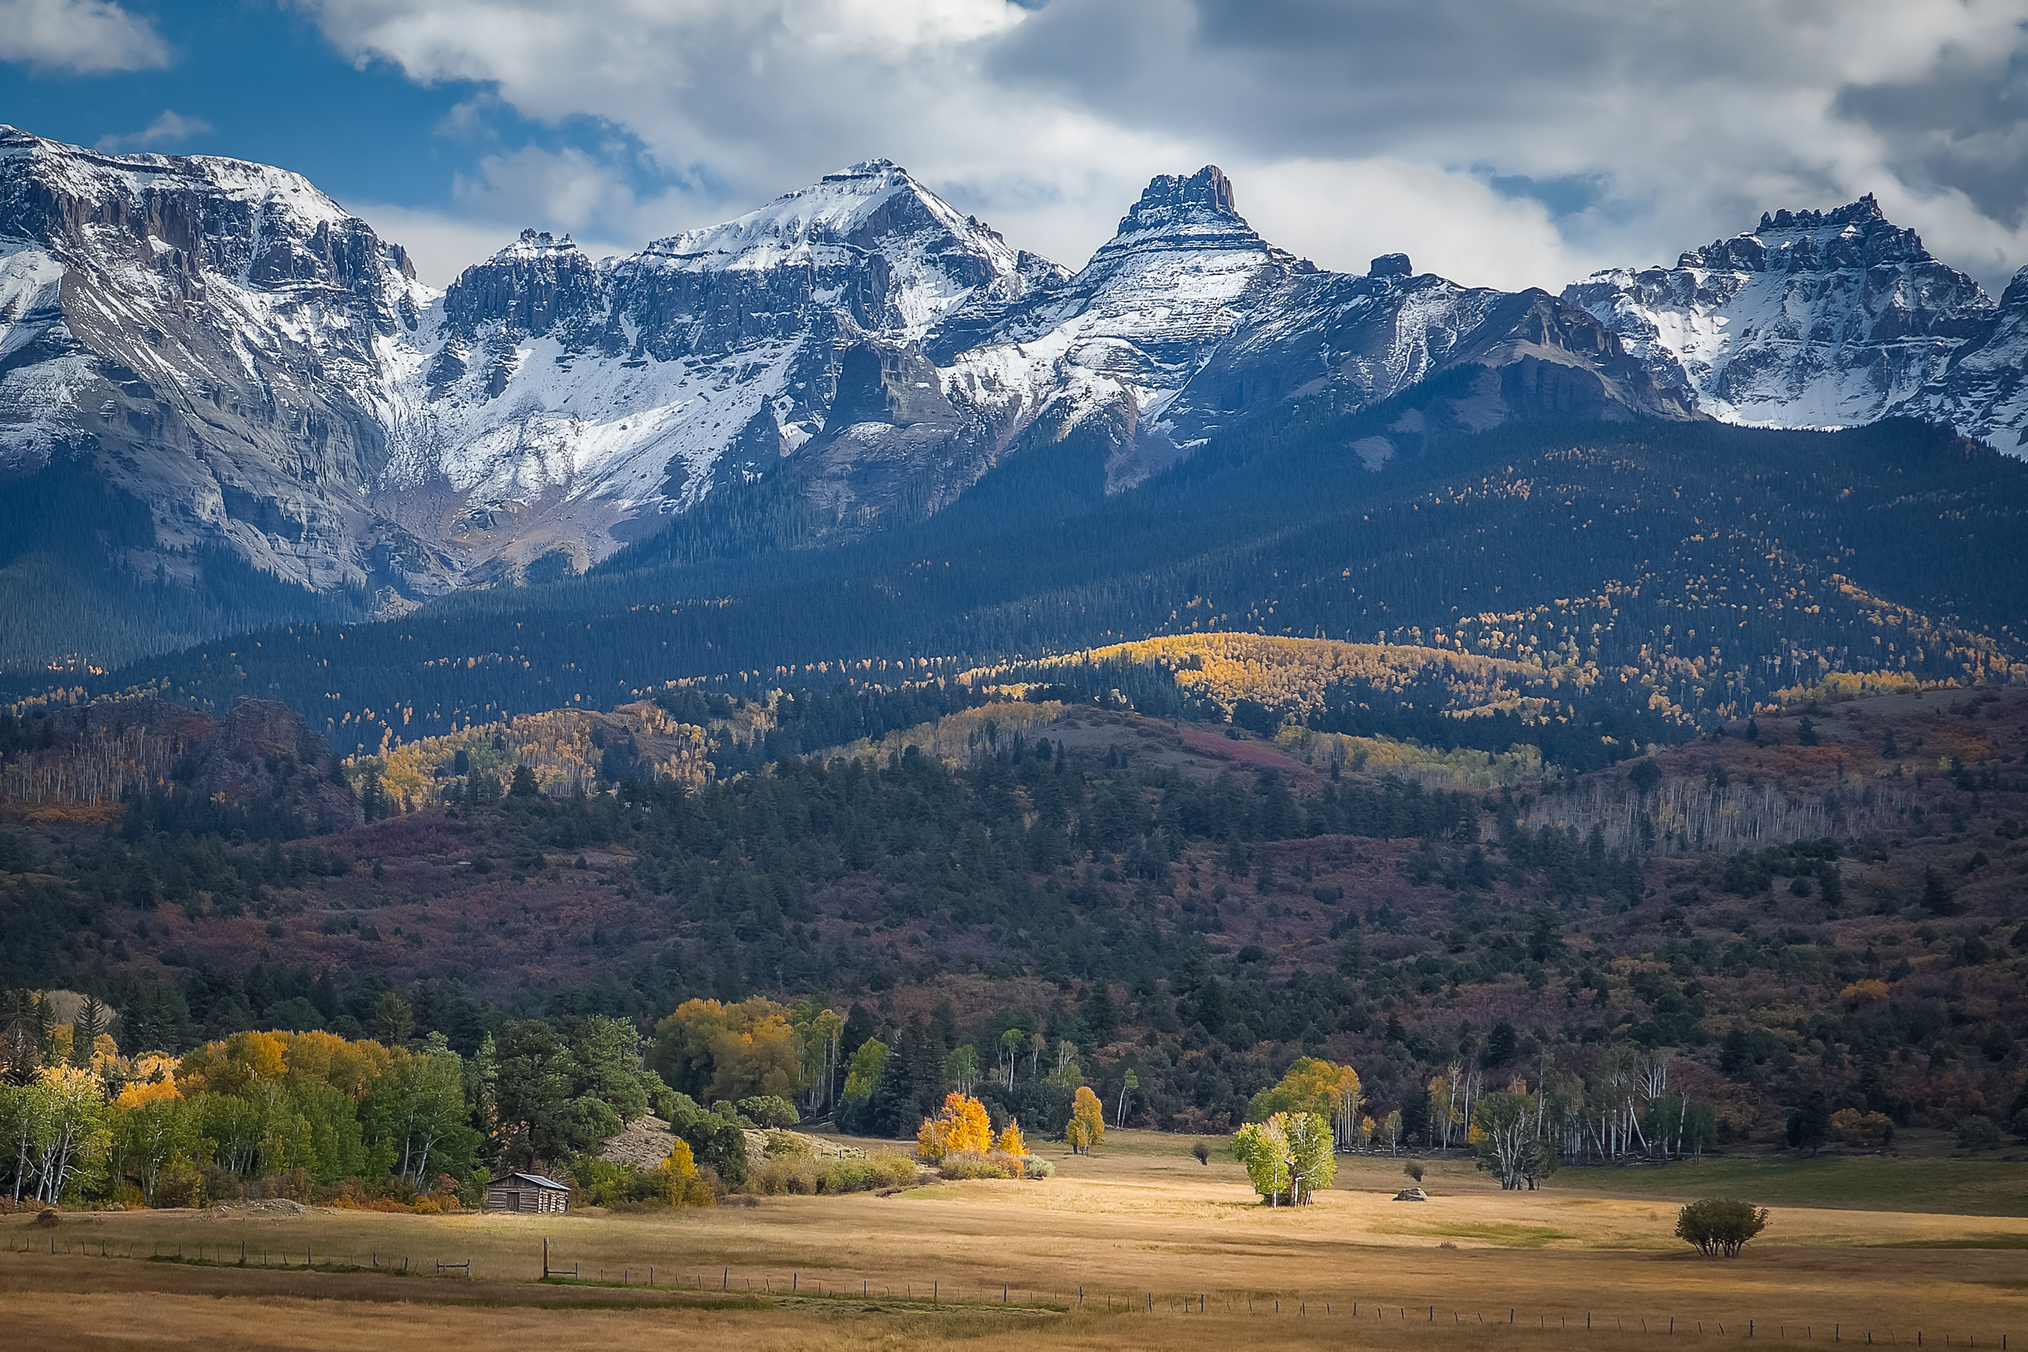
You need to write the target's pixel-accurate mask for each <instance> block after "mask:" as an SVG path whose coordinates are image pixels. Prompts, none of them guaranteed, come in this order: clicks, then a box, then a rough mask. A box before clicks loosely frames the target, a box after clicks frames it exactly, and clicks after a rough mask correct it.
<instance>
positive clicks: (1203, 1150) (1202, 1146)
mask: <svg viewBox="0 0 2028 1352" xmlns="http://www.w3.org/2000/svg"><path fill="white" fill-rule="evenodd" d="M1190 1153H1191V1154H1192V1155H1195V1156H1196V1157H1197V1162H1198V1163H1199V1164H1202V1165H1204V1166H1205V1167H1206V1168H1209V1167H1210V1166H1211V1146H1210V1145H1209V1144H1208V1143H1207V1142H1204V1141H1199V1142H1198V1143H1197V1144H1196V1145H1193V1146H1191V1147H1190Z"/></svg>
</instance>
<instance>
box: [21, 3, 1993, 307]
mask: <svg viewBox="0 0 2028 1352" xmlns="http://www.w3.org/2000/svg"><path fill="white" fill-rule="evenodd" d="M0 121H6V122H11V123H14V124H16V125H18V126H21V127H24V128H26V129H28V130H30V131H33V132H36V133H39V134H42V135H46V136H51V137H55V138H58V139H61V140H67V141H73V142H77V143H81V144H85V145H100V146H104V147H106V148H109V149H110V148H122V149H141V148H147V149H156V150H163V151H170V152H205V153H215V154H227V155H236V156H243V157H245V158H249V159H255V160H261V161H265V162H268V163H273V164H279V165H282V166H284V167H287V168H290V169H294V170H297V171H299V172H301V173H304V174H306V175H308V176H309V177H310V178H311V179H312V180H314V181H315V182H316V183H317V184H318V185H319V186H320V187H322V188H323V189H324V190H325V191H326V192H328V193H330V194H331V195H332V196H333V197H335V198H337V199H338V200H339V201H340V202H342V203H343V204H344V205H346V206H347V207H348V208H350V209H352V210H354V211H356V212H359V213H360V214H361V215H364V216H366V217H367V219H369V220H371V221H372V222H373V223H374V224H375V225H376V226H377V227H379V228H380V229H381V230H382V232H383V233H385V234H386V235H388V236H389V237H390V238H393V239H396V240H399V241H400V242H402V243H403V244H405V245H407V246H409V248H410V250H411V252H412V253H413V254H415V256H416V257H417V259H418V262H419V264H420V265H421V267H422V270H423V274H424V276H425V279H426V280H429V281H432V282H435V283H437V284H442V283H443V282H445V281H447V280H448V279H449V277H450V276H452V275H454V274H455V272H456V270H457V269H458V268H459V267H460V266H462V265H463V264H464V263H467V262H470V261H474V260H476V259H478V258H480V257H483V256H484V254H485V253H486V252H488V251H490V249H491V248H493V247H495V246H497V245H498V244H499V243H501V242H504V241H505V240H506V239H508V238H511V237H512V235H513V233H514V232H515V231H516V230H517V229H518V228H520V227H521V226H523V225H534V226H538V227H542V228H547V229H553V230H561V231H570V232H573V233H575V234H576V235H577V237H578V238H579V240H580V241H581V242H582V243H585V244H586V245H587V246H588V247H590V248H592V249H593V250H594V251H595V252H601V251H609V250H616V249H623V248H634V247H638V246H639V245H640V244H641V243H643V242H645V241H646V240H647V239H650V238H653V237H655V236H658V235H663V234H669V233H673V232H674V231H676V230H679V229H683V228H686V227H689V226H693V225H699V224H704V223H708V222H710V221H715V220H720V219H724V218H726V217H728V216H730V215H733V214H737V213H738V212H739V211H742V210H745V209H748V208H750V207H752V206H755V205H758V204H759V203H761V202H763V201H765V200H767V199H768V198H770V197H772V196H774V195H776V194H777V193H780V192H783V191H786V190H788V189H791V188H794V187H796V186H799V185H801V184H804V183H808V182H810V181H811V180H812V179H814V178H815V177H817V176H818V175H820V174H823V173H825V172H828V171H831V170H834V169H837V168H839V167H842V166H843V165H845V164H848V163H851V162H852V161H854V160H859V159H864V158H868V157H871V156H876V155H879V156H888V157H891V158H893V159H896V160H899V161H900V162H902V163H903V164H906V165H907V166H909V167H910V168H911V169H913V170H915V171H916V173H917V174H918V176H920V177H922V178H923V179H924V180H925V181H927V182H928V183H929V184H930V185H931V186H932V187H933V188H935V189H936V190H937V191H939V192H941V193H942V194H944V195H945V196H946V197H947V198H949V199H950V200H951V201H952V202H953V203H954V204H956V205H957V206H959V207H960V208H962V209H964V210H968V211H972V212H975V213H976V214H978V215H979V216H980V217H982V218H983V219H985V220H987V221H989V222H991V223H992V224H993V225H995V226H997V227H999V228H1000V229H1001V230H1002V231H1003V233H1005V234H1006V235H1007V237H1008V239H1009V240H1010V241H1011V242H1012V243H1015V244H1017V245H1020V246H1023V247H1027V248H1031V249H1034V250H1036V251H1038V252H1041V253H1045V254H1047V255H1049V256H1051V257H1054V258H1056V259H1057V260H1059V261H1061V262H1064V263H1068V264H1071V265H1073V266H1074V265H1076V264H1078V263H1079V262H1081V261H1082V260H1083V258H1084V257H1085V256H1086V255H1088V254H1089V252H1090V251H1091V250H1092V249H1093V248H1094V247H1096V246H1097V245H1098V244H1099V243H1101V242H1102V241H1103V240H1104V239H1105V238H1106V236H1107V235H1108V234H1110V232H1111V230H1112V228H1113V225H1114V223H1115V222H1117V221H1118V219H1119V217H1120V216H1121V214H1122V213H1123V211H1124V210H1125V208H1126V206H1127V205H1128V204H1129V203H1131V201H1132V200H1133V198H1134V196H1135V195H1136V194H1137V192H1138V191H1139V189H1140V187H1141V186H1142V185H1143V184H1145V183H1146V181H1147V179H1148V177H1149V176H1151V175H1153V174H1156V173H1174V172H1189V171H1191V170H1194V169H1195V168H1197V167H1198V166H1200V165H1203V164H1206V163H1217V164H1219V165H1220V166H1221V167H1223V168H1224V169H1225V170H1226V171H1227V173H1228V174H1230V175H1231V176H1232V178H1233V179H1234V181H1235V183H1236V184H1237V186H1238V193H1239V204H1240V207H1241V210H1242V211H1244V212H1245V213H1246V214H1247V215H1248V217H1249V218H1250V219H1251V220H1252V221H1253V223H1254V224H1255V225H1256V227H1258V228H1259V229H1260V230H1261V231H1262V233H1263V234H1265V235H1267V236H1268V237H1269V238H1270V239H1272V240H1274V241H1275V242H1276V243H1279V244H1282V245H1284V246H1285V247H1288V248H1291V249H1293V250H1295V251H1296V252H1298V253H1301V254H1304V255H1306V256H1308V257H1311V258H1314V259H1316V260H1317V261H1318V262H1319V263H1320V264H1323V265H1324V266H1327V267H1338V268H1346V269H1354V270H1358V269H1363V267H1364V266H1365V263H1366V260H1367V259H1368V258H1370V257H1372V256H1374V255H1377V254H1381V253H1387V252H1394V251H1397V250H1398V251H1403V252H1407V253H1409V254H1411V255H1412V256H1413V257H1414V259H1415V261H1416V263H1417V265H1418V266H1419V267H1423V268H1428V269H1430V270H1434V271H1440V272H1443V273H1445V274H1447V275H1449V276H1452V277H1455V278H1457V279H1458V280H1460V281H1464V282H1469V283H1476V284H1491V285H1499V286H1507V287H1518V286H1523V285H1538V286H1544V287H1549V288H1551V289H1554V288H1557V287H1560V286H1561V285H1562V284H1563V283H1564V282H1566V281H1568V280H1570V279H1572V278H1574V277H1577V276H1581V275H1583V274H1584V273H1586V272H1588V271H1590V270H1592V269H1594V268H1597V267H1602V266H1609V265H1616V264H1643V263H1652V262H1669V261H1673V260H1674V258H1675V256H1676V254H1677V253H1678V252H1680V251H1681V250H1683V249H1686V248H1691V247H1695V246H1698V245H1701V244H1704V243H1707V242H1709V241H1710V240H1713V239H1716V238H1719V237H1722V236H1726V235H1730V234H1733V233H1736V232H1738V231H1740V230H1743V229H1748V228H1751V226H1752V225H1753V223H1754V221H1756V220H1757V219H1758V217H1759V214H1760V213H1761V212H1762V211H1764V210H1771V209H1776V208H1780V207H1784V206H1786V207H1792V208H1793V207H1830V206H1835V205H1838V204H1840V203H1842V202H1847V201H1851V200H1853V199H1855V198H1857V197H1858V196H1859V195H1861V194H1862V193H1865V192H1874V193H1876V194H1878V195H1879V197H1880V199H1881V201H1882V203H1883V205H1884V207H1885V208H1886V210H1887V212H1888V214H1889V215H1890V216H1891V217H1892V218H1893V219H1895V220H1896V221H1897V222H1899V223H1901V224H1904V225H1909V226H1913V227H1914V228H1916V229H1917V230H1919V231H1920V232H1921V233H1922V234H1923V236H1924V238H1925V241H1926V242H1927V243H1928V244H1929V245H1930V246H1931V248H1932V249H1933V250H1935V251H1936V252H1937V253H1938V254H1939V255H1940V256H1942V257H1944V258H1945V259H1946V260H1947V261H1950V262H1952V263H1954V264H1956V265H1958V266H1960V267H1963V268H1965V269H1966V270H1968V271H1971V272H1972V273H1973V274H1974V275H1976V276H1978V277H1979V278H1980V279H1981V280H1982V281H1983V282H1985V283H1986V284H1987V286H1988V287H1992V288H1996V287H1998V286H2000V285H2002V284H2004V282H2005V281H2006V279H2007V278H2008V276H2009V275H2010V274H2011V273H2012V272H2013V271H2014V269H2015V268H2016V267H2017V266H2019V265H2021V264H2022V263H2028V27H2024V24H2023V19H2022V13H2021V7H2020V3H2019V0H1788V2H1787V3H1785V4H1783V5H1780V6H1775V5H1768V4H1766V3H1764V0H1651V2H1650V3H1646V4H1642V5H1633V6H1630V5H1626V4H1624V3H1622V0H1521V2H1519V3H1516V4H1513V5H1502V6H1486V5H1484V4H1483V0H1417V3H1414V4H1404V3H1401V2H1400V0H1026V2H1025V3H1022V4H1015V3H1012V0H576V2H575V3H573V4H569V5H559V4H555V3H550V2H549V0H188V2H187V3H178V4H167V3H157V2H156V0H0Z"/></svg>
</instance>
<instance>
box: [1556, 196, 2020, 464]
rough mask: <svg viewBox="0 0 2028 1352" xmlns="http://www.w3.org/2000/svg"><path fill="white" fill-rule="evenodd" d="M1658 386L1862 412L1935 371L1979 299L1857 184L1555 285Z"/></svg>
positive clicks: (1832, 421) (1985, 314) (1869, 414)
mask: <svg viewBox="0 0 2028 1352" xmlns="http://www.w3.org/2000/svg"><path fill="white" fill-rule="evenodd" d="M1563 296H1564V299H1565V300H1566V301H1570V302H1572V303H1574V304H1577V305H1580V306H1582V307H1583V308H1585V309H1587V310H1589V311H1590V312H1591V313H1592V314H1594V315H1595V316H1597V317H1598V318H1599V319H1600V320H1601V321H1602V322H1603V323H1605V324H1606V325H1607V326H1608V327H1610V328H1611V329H1612V330H1613V331H1614V332H1615V333H1616V334H1618V336H1619V338H1620V341H1621V343H1623V344H1624V345H1625V346H1626V348H1627V350H1628V351H1630V352H1632V353H1634V354H1635V355H1637V356H1639V357H1641V358H1642V359H1643V360H1645V361H1646V362H1647V363H1648V365H1649V367H1650V369H1651V370H1652V371H1653V372H1654V373H1655V377H1656V379H1657V380H1659V381H1660V382H1661V383H1662V384H1664V385H1665V386H1669V387H1672V388H1675V389H1678V390H1681V391H1683V392H1684V393H1685V394H1686V395H1687V396H1688V397H1690V398H1691V399H1693V400H1694V401H1695V403H1696V405H1697V407H1698V408H1700V409H1701V410H1703V411H1704V412H1706V413H1709V414H1711V415H1712V416H1714V417H1718V418H1722V419H1725V420H1726V421H1729V422H1740V423H1749V424H1757V425H1764V426H1784V427H1795V426H1808V427H1844V426H1852V425H1855V424H1859V423H1865V422H1871V421H1873V420H1874V419H1877V418H1879V417H1882V416H1883V415H1885V414H1886V413H1887V412H1888V411H1889V410H1890V409H1893V408H1895V407H1897V406H1900V405H1901V404H1903V403H1904V402H1905V401H1906V400H1908V399H1909V398H1911V397H1912V396H1913V395H1915V393H1916V392H1917V391H1918V390H1920V389H1921V388H1922V387H1923V386H1924V385H1925V384H1926V383H1928V382H1929V381H1931V380H1934V379H1935V378H1937V377H1938V376H1939V375H1941V374H1942V372H1943V370H1944V368H1945V367H1946V365H1947V364H1948V363H1949V361H1950V359H1951V354H1952V353H1953V352H1954V351H1956V349H1957V348H1958V347H1959V346H1960V345H1962V344H1963V342H1964V341H1965V340H1966V339H1967V338H1968V337H1970V336H1971V335H1973V334H1974V333H1976V332H1978V331H1979V330H1980V329H1981V328H1982V327H1983V326H1984V325H1985V324H1987V323H1988V322H1989V321H1990V319H1991V316H1992V311H1993V301H1992V298H1991V297H1990V296H1988V295H1987V294H1986V293H1985V291H1984V290H1983V289H1981V288H1980V286H1979V284H1978V283H1977V282H1976V281H1974V280H1973V279H1972V278H1970V277H1968V276H1966V275H1965V274H1964V273H1962V272H1959V271H1957V270H1956V269H1954V268H1951V267H1949V266H1947V265H1945V264H1944V263H1942V262H1939V261H1938V260H1937V259H1936V258H1935V257H1934V256H1933V255H1931V254H1930V252H1929V251H1928V250H1927V249H1925V248H1924V247H1923V245H1922V240H1921V239H1920V238H1919V237H1918V236H1917V235H1916V233H1915V232H1914V231H1912V230H1904V229H1901V228H1900V227H1898V226H1896V225H1894V224H1893V222H1891V221H1889V220H1888V219H1887V218H1886V216H1885V215H1884V214H1883V213H1882V212H1881V209H1880V204H1879V203H1878V202H1877V201H1876V200H1874V198H1873V197H1872V196H1871V195H1868V196H1866V197H1862V198H1860V199H1859V200H1858V201H1856V202H1852V203H1849V204H1847V205H1845V206H1841V207H1837V208H1835V209H1833V210H1830V211H1789V210H1783V211H1776V212H1770V213H1766V214H1763V215H1762V217H1761V220H1760V226H1759V228H1758V229H1757V230H1755V231H1753V232H1752V233H1748V234H1741V235H1735V236H1733V237H1732V238H1730V239H1722V240H1717V241H1715V242H1713V243H1711V244H1708V245H1705V246H1704V247H1703V248H1700V249H1692V250H1689V251H1687V252H1685V253H1684V254H1683V255H1682V256H1681V257H1680V258H1679V259H1678V260H1677V262H1676V266H1675V267H1673V268H1662V267H1653V268H1644V269H1638V270H1637V269H1631V268H1620V269H1614V270H1611V271H1607V272H1601V273H1597V274H1595V275H1593V276H1592V277H1590V278H1588V279H1586V280H1585V281H1582V282H1577V283H1574V284H1572V285H1571V286H1569V287H1567V288H1566V289H1565V290H1564V293H1563Z"/></svg>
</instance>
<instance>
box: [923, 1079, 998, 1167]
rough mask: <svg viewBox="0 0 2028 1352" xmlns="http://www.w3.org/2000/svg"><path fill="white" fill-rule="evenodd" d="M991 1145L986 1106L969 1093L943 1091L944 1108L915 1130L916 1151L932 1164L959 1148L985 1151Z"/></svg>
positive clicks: (976, 1152)
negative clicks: (945, 1092) (946, 1092)
mask: <svg viewBox="0 0 2028 1352" xmlns="http://www.w3.org/2000/svg"><path fill="white" fill-rule="evenodd" d="M992 1148H993V1124H992V1122H991V1121H990V1120H988V1119H987V1117H986V1105H985V1104H983V1103H981V1102H979V1100H977V1099H975V1098H973V1097H971V1096H970V1095H969V1094H957V1093H952V1094H946V1095H945V1096H944V1106H943V1111H941V1112H939V1113H938V1114H937V1115H936V1116H935V1117H925V1118H924V1119H923V1120H922V1126H920V1127H919V1128H917V1129H916V1133H915V1153H916V1155H917V1156H918V1157H919V1158H921V1159H924V1160H927V1161H929V1162H930V1163H931V1164H941V1163H943V1158H944V1156H946V1155H953V1154H957V1153H958V1152H960V1151H970V1152H972V1153H975V1154H984V1153H985V1152H986V1151H988V1150H991V1149H992Z"/></svg>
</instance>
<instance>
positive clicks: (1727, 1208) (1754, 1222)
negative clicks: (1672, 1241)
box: [1676, 1197, 1768, 1258]
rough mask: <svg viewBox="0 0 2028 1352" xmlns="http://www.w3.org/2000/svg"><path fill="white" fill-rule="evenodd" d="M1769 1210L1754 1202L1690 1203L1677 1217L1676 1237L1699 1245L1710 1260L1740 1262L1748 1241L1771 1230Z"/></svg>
mask: <svg viewBox="0 0 2028 1352" xmlns="http://www.w3.org/2000/svg"><path fill="white" fill-rule="evenodd" d="M1767 1220H1768V1213H1767V1208H1766V1207H1761V1208H1759V1209H1758V1210H1756V1209H1755V1208H1754V1206H1753V1204H1752V1203H1751V1202H1737V1201H1731V1200H1729V1199H1726V1198H1719V1197H1706V1198H1704V1199H1702V1200H1701V1201H1696V1202H1692V1203H1690V1204H1689V1205H1688V1206H1686V1207H1684V1208H1683V1210H1682V1211H1680V1212H1678V1213H1677V1216H1676V1236H1677V1238H1679V1239H1682V1240H1684V1241H1686V1242H1688V1243H1691V1244H1694V1245H1696V1246H1697V1247H1698V1248H1699V1249H1700V1250H1702V1251H1703V1252H1704V1255H1705V1256H1706V1257H1717V1256H1718V1255H1719V1254H1724V1255H1725V1256H1726V1257H1727V1258H1737V1257H1738V1256H1739V1251H1740V1250H1741V1249H1742V1248H1744V1247H1745V1246H1746V1243H1747V1241H1748V1240H1750V1239H1752V1238H1753V1237H1754V1236H1755V1235H1758V1234H1759V1233H1760V1232H1761V1231H1763V1230H1765V1229H1767Z"/></svg>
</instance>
